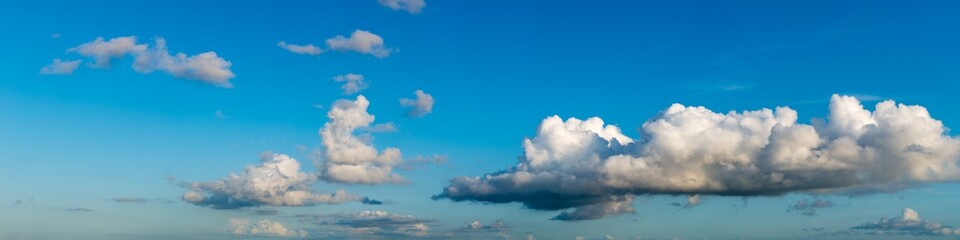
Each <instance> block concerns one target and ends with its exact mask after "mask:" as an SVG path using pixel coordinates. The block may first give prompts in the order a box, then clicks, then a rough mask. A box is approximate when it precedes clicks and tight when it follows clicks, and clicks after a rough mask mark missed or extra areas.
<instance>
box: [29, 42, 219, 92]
mask: <svg viewBox="0 0 960 240" xmlns="http://www.w3.org/2000/svg"><path fill="white" fill-rule="evenodd" d="M67 52H76V53H78V54H80V55H83V56H86V57H91V58H93V59H94V61H95V62H94V64H93V65H92V66H93V67H101V68H103V67H109V66H110V61H111V60H112V59H114V58H122V57H124V56H126V55H131V56H133V57H134V62H133V69H134V70H136V71H137V72H140V73H151V72H154V71H161V72H165V73H167V74H170V75H172V76H174V77H177V78H184V79H191V80H198V81H202V82H206V83H210V84H214V85H217V86H221V87H225V88H230V87H232V86H233V85H232V84H231V83H230V82H229V80H230V79H231V78H233V77H234V76H235V75H234V74H233V72H232V71H231V70H230V65H231V63H230V62H229V61H227V60H225V59H223V58H221V57H220V56H218V55H217V53H216V52H213V51H209V52H204V53H200V54H197V55H192V56H188V55H186V54H184V53H177V54H175V55H170V52H169V51H168V50H167V44H166V41H165V40H164V39H163V38H159V37H158V38H156V40H155V43H154V45H153V46H148V45H147V44H138V43H137V38H136V37H134V36H128V37H117V38H112V39H110V40H108V41H104V40H103V38H102V37H98V38H97V39H94V40H93V41H92V42H88V43H84V44H81V45H79V46H77V47H74V48H70V49H69V50H67ZM78 64H79V60H77V61H68V62H61V61H60V60H59V59H55V60H54V62H53V64H51V65H50V66H46V67H44V68H42V69H41V70H40V72H41V73H42V74H69V73H72V72H73V70H75V69H76V68H77V67H76V65H78Z"/></svg>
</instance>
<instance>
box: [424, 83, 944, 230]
mask: <svg viewBox="0 0 960 240" xmlns="http://www.w3.org/2000/svg"><path fill="white" fill-rule="evenodd" d="M828 120H829V121H827V120H823V119H815V120H814V121H813V124H812V125H807V124H801V123H798V122H797V112H796V111H794V110H792V109H790V108H788V107H778V108H776V110H770V109H761V110H756V111H744V112H729V113H726V114H723V113H716V112H713V111H710V110H708V109H706V108H704V107H686V106H683V105H680V104H674V105H672V106H670V107H669V108H667V109H666V110H664V111H663V112H661V113H660V114H658V115H657V116H656V117H654V118H652V119H650V120H648V121H647V122H645V123H644V124H643V125H642V127H641V128H640V129H639V132H640V136H641V137H640V138H639V139H637V140H635V139H632V138H630V137H627V136H626V135H624V134H622V133H621V131H620V128H618V127H616V126H613V125H606V124H604V122H603V120H601V119H600V118H596V117H594V118H589V119H587V120H579V119H576V118H570V119H568V120H566V121H564V120H562V119H560V117H557V116H552V117H548V118H546V119H544V120H543V122H542V123H541V124H540V126H539V127H538V129H537V134H536V136H535V137H533V138H528V139H526V140H524V143H523V147H524V155H523V156H522V157H521V158H520V162H519V163H518V164H517V165H516V166H514V167H511V168H508V169H506V170H503V171H499V172H495V173H491V174H486V175H484V176H478V177H468V176H464V177H458V178H455V179H452V180H451V181H450V185H449V186H447V187H446V188H445V189H444V190H443V192H442V193H441V194H438V195H436V196H435V199H439V198H447V199H451V200H454V201H478V202H487V203H508V202H519V203H522V204H523V205H524V206H526V207H528V208H532V209H538V210H560V209H567V208H577V209H575V210H574V211H573V212H564V213H562V214H561V215H560V216H557V217H556V218H555V219H558V220H579V219H594V218H598V217H601V216H602V215H605V214H617V213H624V212H630V209H629V208H627V207H626V206H623V205H622V204H618V203H622V202H624V201H628V199H629V197H630V196H633V195H654V194H668V195H680V194H685V195H693V194H701V195H721V196H776V195H782V194H786V193H790V192H816V193H821V194H868V193H873V192H878V191H895V190H900V189H903V188H905V187H910V186H914V185H911V184H912V183H923V182H937V181H949V180H958V179H960V168H958V166H957V159H958V156H960V141H958V140H957V139H956V138H953V137H951V136H948V135H946V131H947V129H946V128H945V127H944V126H943V124H942V123H941V122H940V121H938V120H936V119H933V118H932V117H931V116H930V114H929V113H928V112H927V110H926V108H924V107H921V106H908V105H903V104H896V103H895V102H893V101H884V102H880V103H877V105H876V108H875V110H874V111H872V112H871V111H869V110H867V109H865V108H864V107H863V106H862V105H861V104H860V101H858V100H857V99H856V98H854V97H849V96H839V95H834V96H833V97H832V98H831V101H830V113H829V116H828ZM581 208H584V209H583V210H581ZM578 212H580V213H584V214H573V213H578ZM586 213H592V214H586ZM598 215H599V216H598Z"/></svg>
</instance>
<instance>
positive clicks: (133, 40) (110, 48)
mask: <svg viewBox="0 0 960 240" xmlns="http://www.w3.org/2000/svg"><path fill="white" fill-rule="evenodd" d="M146 50H147V45H146V44H137V37H135V36H126V37H116V38H111V39H110V40H108V41H104V40H103V38H102V37H98V38H97V39H94V40H93V41H92V42H88V43H84V44H80V46H76V47H74V48H70V49H68V50H67V51H68V52H76V53H79V54H80V55H83V56H86V57H92V58H93V59H94V61H95V63H94V64H93V66H95V67H109V66H110V60H111V59H113V58H121V57H123V56H126V55H127V54H137V53H141V52H143V51H146Z"/></svg>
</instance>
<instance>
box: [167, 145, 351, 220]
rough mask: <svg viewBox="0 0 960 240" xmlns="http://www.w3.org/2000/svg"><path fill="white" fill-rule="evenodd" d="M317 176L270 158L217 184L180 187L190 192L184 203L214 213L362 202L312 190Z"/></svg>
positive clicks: (286, 159) (346, 195)
mask: <svg viewBox="0 0 960 240" xmlns="http://www.w3.org/2000/svg"><path fill="white" fill-rule="evenodd" d="M316 179H317V177H316V176H315V175H314V174H310V173H304V172H301V171H300V163H299V162H297V160H296V159H293V158H291V157H289V156H287V155H283V154H269V155H265V156H264V157H263V158H262V159H261V163H260V164H259V165H250V166H247V167H246V169H244V172H242V173H231V174H230V175H228V176H227V177H225V178H222V179H220V180H218V181H214V182H188V183H181V184H180V185H181V186H183V187H186V188H189V189H190V191H188V192H186V193H184V194H183V197H182V198H183V200H184V201H186V202H188V203H192V204H195V205H198V206H205V207H211V208H215V209H234V208H242V207H253V206H259V205H272V206H307V205H313V204H317V203H329V204H335V203H343V202H361V201H364V199H365V198H363V197H360V196H358V195H355V194H351V193H347V192H344V191H343V190H340V191H337V192H335V193H331V194H321V193H317V192H314V191H313V190H311V189H310V187H309V185H310V184H312V183H314V182H316Z"/></svg>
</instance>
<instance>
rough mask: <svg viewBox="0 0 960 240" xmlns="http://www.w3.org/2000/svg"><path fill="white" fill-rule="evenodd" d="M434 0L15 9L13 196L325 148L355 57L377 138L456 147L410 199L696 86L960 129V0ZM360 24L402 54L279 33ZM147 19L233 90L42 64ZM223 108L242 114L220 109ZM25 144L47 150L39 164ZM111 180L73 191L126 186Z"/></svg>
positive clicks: (3, 103) (6, 161)
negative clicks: (552, 129) (325, 47)
mask: <svg viewBox="0 0 960 240" xmlns="http://www.w3.org/2000/svg"><path fill="white" fill-rule="evenodd" d="M427 3H428V5H427V7H426V8H425V9H424V10H423V12H422V13H420V14H416V15H412V14H408V13H405V12H397V11H393V10H390V9H388V8H384V7H381V6H379V5H377V3H376V1H375V0H369V1H359V0H342V1H271V2H259V3H255V2H253V1H162V2H161V1H153V2H136V1H99V2H97V3H91V2H86V1H5V2H3V3H0V23H2V24H0V35H2V36H3V37H2V38H0V52H2V53H4V57H3V58H0V66H2V67H0V69H2V71H0V163H3V165H5V166H11V165H18V166H19V167H21V168H23V169H24V170H23V171H13V170H0V188H3V189H13V191H11V192H13V193H12V194H11V195H6V194H4V193H2V191H0V197H2V198H0V201H7V199H8V198H9V199H16V198H22V197H25V196H23V195H41V196H42V195H55V196H60V195H56V194H47V193H46V192H47V191H49V192H56V191H59V190H60V189H57V188H58V186H60V187H63V188H71V189H73V188H74V187H75V186H72V185H71V186H62V185H59V184H58V183H57V182H59V181H60V180H58V179H53V178H51V176H46V175H43V174H42V173H41V172H43V171H48V170H49V171H52V172H55V173H64V174H67V175H66V176H69V177H70V178H72V179H84V178H85V177H88V176H103V178H104V179H97V180H90V179H87V180H77V181H79V182H78V183H77V184H78V185H79V184H81V183H86V182H85V181H89V182H90V184H91V185H95V184H94V183H96V184H104V183H110V184H113V185H112V186H104V187H103V188H112V189H114V190H116V189H120V190H122V191H121V192H124V191H125V193H118V195H124V194H139V195H147V196H156V197H171V198H176V197H178V196H179V195H177V194H178V192H181V190H180V189H177V188H174V187H169V186H167V188H164V190H162V192H164V193H162V194H152V193H150V190H149V189H139V187H140V186H144V185H142V183H144V182H149V181H153V180H156V182H155V183H151V184H153V185H147V186H151V187H157V186H160V187H163V186H166V185H165V184H166V183H165V182H163V180H162V177H163V176H165V175H167V174H173V175H177V176H178V177H181V178H190V179H191V180H212V179H215V178H218V177H220V176H223V175H224V174H225V173H227V172H230V171H236V170H238V169H241V167H242V166H243V165H244V164H252V163H254V162H255V161H256V157H257V155H256V154H257V153H259V152H262V151H275V152H284V153H290V154H297V153H296V150H295V149H296V148H295V147H294V146H295V145H305V146H308V147H312V146H315V145H316V144H317V142H319V138H318V137H317V133H316V131H317V129H318V128H319V127H320V126H322V124H323V123H324V121H325V117H324V114H325V109H316V108H314V107H313V105H314V104H321V105H323V106H324V107H327V106H329V104H330V103H331V102H333V101H335V100H336V99H339V98H344V96H342V95H341V93H340V89H339V85H338V83H336V82H333V81H332V80H331V77H333V76H336V75H341V74H346V73H359V74H363V75H364V76H365V77H366V79H367V80H369V81H370V84H371V87H370V88H369V89H367V90H365V91H363V92H362V94H363V95H364V96H366V97H367V98H369V99H370V100H371V102H372V105H371V108H370V112H371V113H372V114H374V115H376V116H377V122H389V121H393V122H396V123H397V124H398V125H399V126H400V130H401V131H400V132H399V133H395V134H381V135H377V136H376V137H377V140H376V145H377V146H378V147H383V146H398V147H400V148H401V149H403V151H404V154H405V155H407V156H412V155H416V154H433V153H438V154H446V155H448V156H450V159H451V165H450V166H449V168H450V171H449V172H443V173H438V172H437V171H434V172H417V173H412V174H410V175H411V177H410V178H411V180H412V181H414V182H415V184H414V186H413V187H411V188H413V189H414V190H412V191H410V193H408V194H409V195H408V196H404V197H394V198H401V199H423V202H424V203H420V204H423V205H428V204H434V202H431V201H429V200H426V199H427V198H428V197H429V195H430V194H434V193H436V192H439V190H440V187H442V186H443V184H444V183H446V181H448V180H449V178H450V177H452V176H457V175H472V176H475V175H480V174H483V173H486V172H491V171H496V170H499V169H504V168H505V167H508V166H511V165H513V164H515V163H516V156H518V155H519V154H521V153H522V152H521V149H520V142H521V140H522V139H523V137H525V136H531V135H532V134H533V133H534V130H535V127H536V126H537V123H539V121H540V120H541V119H543V118H544V117H546V116H550V115H555V114H556V115H560V116H561V117H563V118H567V117H578V118H586V117H591V116H600V117H602V118H603V119H604V120H605V121H606V122H607V123H610V124H616V125H618V126H620V127H621V128H623V129H624V132H625V133H627V134H628V135H630V136H631V137H639V136H637V134H636V131H634V130H635V129H636V128H638V127H639V126H640V125H641V124H642V123H643V121H645V120H646V119H648V118H650V117H652V116H654V115H655V114H656V113H657V112H658V111H660V110H662V109H664V108H666V107H667V106H669V104H671V103H675V102H679V103H682V104H685V105H703V106H706V107H708V108H710V109H712V110H714V111H717V112H727V111H730V110H737V111H741V110H754V109H759V108H763V107H766V108H773V107H776V106H784V105H789V106H790V107H792V108H794V109H797V110H798V111H799V114H800V121H801V122H808V121H809V119H810V118H812V117H823V116H824V115H825V114H826V112H827V99H828V98H829V97H830V95H831V94H834V93H840V94H852V95H858V96H861V97H864V98H865V99H866V101H867V103H866V105H868V109H872V104H873V103H874V102H875V101H876V100H879V99H895V100H897V101H898V102H905V103H907V104H918V105H923V106H925V107H927V108H928V109H929V110H930V112H931V113H932V114H933V116H934V118H937V119H940V120H942V121H943V122H944V125H946V126H948V127H954V128H956V127H957V126H960V113H958V112H957V111H956V109H957V105H956V103H957V102H960V95H958V94H956V89H957V87H958V86H960V81H958V77H960V67H958V66H960V44H957V43H960V30H958V29H957V26H958V25H960V15H958V14H957V10H958V9H960V2H957V1H921V2H911V4H910V5H906V4H905V3H904V2H901V1H724V2H720V1H457V0H433V1H430V0H428V2H427ZM355 29H362V30H368V31H371V32H373V33H376V34H378V35H380V36H381V37H383V38H384V40H385V43H386V45H387V47H390V48H393V49H395V50H396V52H394V53H393V54H392V55H391V56H389V57H387V58H384V59H377V58H374V57H371V56H369V55H360V54H338V53H325V54H323V55H319V56H305V55H295V54H292V53H290V52H287V51H285V50H283V49H281V48H279V47H277V46H276V45H277V42H279V41H286V42H289V43H295V44H315V45H321V44H322V43H323V41H324V40H325V39H327V38H330V37H332V36H335V35H348V34H349V33H350V32H352V31H354V30H355ZM54 33H57V34H59V35H60V36H61V37H59V38H53V37H51V35H52V34H54ZM130 35H135V36H138V37H139V38H140V40H141V41H142V42H150V41H151V39H152V38H153V37H163V38H165V39H166V40H167V43H168V46H169V48H170V50H171V51H172V52H184V53H187V54H197V53H201V52H206V51H215V52H216V53H217V54H218V55H219V56H221V57H223V58H225V59H226V60H228V61H230V62H231V63H232V67H231V70H233V72H234V73H236V75H237V76H236V78H234V79H232V80H231V82H233V84H234V88H233V89H223V88H217V87H214V86H210V85H206V84H202V83H197V82H195V81H188V80H181V79H174V78H173V77H171V76H169V75H165V74H162V73H153V74H147V75H143V74H139V73H136V72H134V71H133V70H131V69H130V67H129V64H130V61H129V58H128V59H125V60H121V61H116V62H115V63H114V65H113V66H112V67H111V68H110V69H109V70H103V69H94V68H87V67H84V66H81V68H80V69H78V70H77V71H76V72H75V73H74V74H73V75H69V76H44V75H39V74H38V71H39V69H40V67H42V66H45V65H47V64H49V63H50V61H51V60H52V59H54V58H63V59H78V58H79V56H78V55H76V54H71V53H65V51H66V50H67V49H69V48H71V47H74V46H77V45H79V44H81V43H84V42H89V41H91V40H93V39H95V38H96V37H104V38H108V39H109V38H112V37H120V36H130ZM84 64H86V62H85V63H84ZM417 89H423V90H424V91H427V92H429V93H430V94H432V95H433V96H434V97H435V98H436V99H437V104H436V106H435V108H434V112H435V113H434V114H432V115H430V116H428V117H425V118H422V119H408V118H404V117H403V116H402V113H403V109H401V108H400V106H399V105H398V104H397V99H398V98H410V97H412V96H413V91H415V90H417ZM217 110H221V111H222V112H223V113H224V114H226V115H227V116H229V117H230V118H229V119H226V120H223V119H217V118H216V117H214V112H215V111H217ZM142 128H148V129H142ZM951 135H954V134H951ZM258 141H266V142H267V143H257V142H258ZM114 148H118V149H114ZM107 149H114V150H109V151H110V152H107V153H109V154H107V153H103V151H106V150H107ZM98 151H99V152H101V153H98ZM113 151H115V152H113ZM110 155H113V156H122V157H119V158H117V159H111V158H109V156H110ZM297 157H298V159H301V161H302V162H304V165H309V162H310V161H309V159H308V158H307V157H304V156H303V155H298V156H297ZM25 158H34V159H36V161H32V162H20V160H19V159H25ZM201 159H202V160H201ZM164 161H167V162H164ZM91 163H92V164H94V165H95V166H88V164H91ZM100 164H103V165H109V166H111V167H103V166H100ZM4 168H7V167H0V169H4ZM111 168H114V169H111ZM115 169H123V170H132V169H139V170H140V171H141V172H130V173H123V174H119V173H116V172H115V171H113V170H115ZM41 170H43V171H41ZM87 170H89V172H84V171H87ZM37 174H40V176H44V180H38V181H37V182H35V183H31V184H36V185H31V184H14V183H11V180H12V179H15V178H20V177H28V176H37ZM3 175H7V176H8V177H9V179H5V178H7V177H4V176H3ZM51 175H52V174H51ZM111 176H128V177H132V178H134V179H136V180H132V182H136V183H137V184H132V183H131V184H124V183H122V181H119V182H118V181H115V180H108V179H106V178H108V177H111ZM41 186H42V188H41V189H45V190H36V189H37V187H41ZM91 191H94V192H96V193H85V192H84V191H79V190H71V191H70V192H71V193H75V194H77V195H82V196H85V198H90V199H92V198H98V199H99V198H108V197H115V196H113V195H107V196H102V195H104V194H109V192H108V190H91ZM356 191H358V192H361V193H365V192H364V191H366V193H370V192H378V191H379V192H390V193H394V192H402V190H395V189H389V188H386V187H367V188H362V187H361V189H359V190H356ZM14 193H15V194H16V195H17V196H12V195H13V194H14ZM85 194H88V195H89V196H86V195H85ZM167 195H170V196H167ZM81 198H84V197H81ZM439 204H449V206H456V204H455V203H448V202H442V203H439ZM465 206H469V205H465ZM401 207H402V206H401ZM483 207H484V208H487V207H488V206H483ZM491 208H499V209H501V210H502V211H503V212H511V211H516V212H522V211H526V210H521V209H520V208H519V207H518V206H516V205H508V206H497V207H491ZM410 209H414V210H411V211H415V209H418V208H416V207H412V208H410ZM422 209H423V208H420V210H422ZM884 210H886V209H884ZM889 210H891V211H897V210H898V209H897V207H891V208H889ZM529 212H530V211H528V212H523V213H529ZM411 214H417V215H423V214H421V213H419V212H411ZM547 215H549V214H547ZM868 215H869V216H875V214H868ZM543 216H545V215H537V216H535V217H529V218H530V219H537V220H542V219H544V218H543ZM431 217H434V218H441V217H438V216H431ZM521 218H522V217H521ZM947 220H950V219H947ZM952 220H954V222H956V221H955V220H957V219H955V218H954V219H952ZM530 221H534V220H530Z"/></svg>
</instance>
